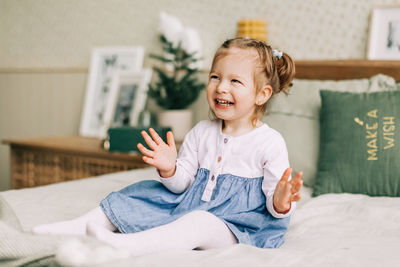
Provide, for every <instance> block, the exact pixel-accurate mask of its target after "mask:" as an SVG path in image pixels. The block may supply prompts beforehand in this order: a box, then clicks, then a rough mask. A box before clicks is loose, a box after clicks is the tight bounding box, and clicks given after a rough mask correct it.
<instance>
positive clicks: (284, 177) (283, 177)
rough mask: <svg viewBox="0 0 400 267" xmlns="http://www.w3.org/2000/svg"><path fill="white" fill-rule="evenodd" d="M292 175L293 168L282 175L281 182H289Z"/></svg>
mask: <svg viewBox="0 0 400 267" xmlns="http://www.w3.org/2000/svg"><path fill="white" fill-rule="evenodd" d="M291 174H292V168H287V169H286V170H285V171H284V172H283V175H282V178H281V181H284V182H287V181H288V180H289V177H290V175H291Z"/></svg>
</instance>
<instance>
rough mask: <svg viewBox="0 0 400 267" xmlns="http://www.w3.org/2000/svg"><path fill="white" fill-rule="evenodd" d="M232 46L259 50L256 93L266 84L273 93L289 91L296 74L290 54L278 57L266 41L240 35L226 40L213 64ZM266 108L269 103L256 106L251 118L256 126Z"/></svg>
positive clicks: (256, 69) (255, 80)
mask: <svg viewBox="0 0 400 267" xmlns="http://www.w3.org/2000/svg"><path fill="white" fill-rule="evenodd" d="M230 48H240V49H254V50H256V51H257V53H258V56H259V57H258V60H257V66H256V68H255V71H254V82H255V85H256V94H258V93H259V92H260V90H261V89H262V88H263V87H264V86H266V85H270V86H271V87H272V94H273V95H274V94H277V93H280V92H284V93H285V94H287V93H288V92H289V90H290V87H291V86H292V80H293V78H294V75H295V65H294V61H293V60H292V58H291V57H290V56H289V55H288V54H286V53H282V56H281V57H279V58H278V57H276V56H275V55H274V52H273V50H272V48H271V46H269V45H267V44H266V43H265V42H263V41H259V40H255V39H250V38H243V37H239V38H234V39H229V40H226V41H225V42H224V43H223V44H222V45H221V47H219V48H218V50H217V52H216V53H215V55H214V59H213V63H212V66H214V64H215V62H216V60H217V59H218V57H220V56H221V55H224V54H226V53H227V52H228V50H229V49H230ZM211 69H212V68H211ZM266 110H267V103H264V104H262V105H257V106H256V109H255V112H254V115H253V117H252V119H251V121H252V124H253V126H254V127H255V126H256V124H257V121H258V119H259V118H260V117H261V116H262V115H263V114H264V113H265V112H266Z"/></svg>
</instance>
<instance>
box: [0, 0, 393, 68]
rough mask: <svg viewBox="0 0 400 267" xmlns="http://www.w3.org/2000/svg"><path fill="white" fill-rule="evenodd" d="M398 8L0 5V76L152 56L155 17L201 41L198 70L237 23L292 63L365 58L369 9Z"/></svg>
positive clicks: (101, 0)
mask: <svg viewBox="0 0 400 267" xmlns="http://www.w3.org/2000/svg"><path fill="white" fill-rule="evenodd" d="M390 3H397V4H400V0H301V1H295V0H280V1H277V0H247V1H246V0H219V1H216V0H193V1H190V0H181V1H179V0H146V1H142V0H57V1H53V0H0V68H31V67H33V68H34V67H50V68H51V67H78V68H79V67H87V66H88V65H89V59H90V51H91V49H92V48H93V47H96V46H115V45H143V46H145V47H146V50H147V52H148V51H153V52H157V51H159V50H160V45H159V43H158V39H157V29H158V21H159V13H160V11H166V12H168V13H170V14H172V15H174V16H177V17H178V18H179V19H180V20H181V21H182V23H183V24H184V26H190V27H194V28H196V29H197V30H198V31H199V32H200V35H201V37H202V40H203V47H204V55H205V61H206V66H207V65H208V64H209V62H210V60H211V58H212V55H213V53H214V51H215V49H216V48H217V46H218V45H219V44H220V43H221V42H222V41H223V40H225V39H227V38H230V37H233V36H235V34H236V22H237V21H238V20H239V19H242V18H262V19H265V20H266V21H267V31H268V37H267V38H268V42H269V43H270V44H271V45H272V46H273V47H275V48H279V49H282V50H284V51H286V52H288V53H289V54H291V55H292V56H294V58H296V59H347V58H352V59H359V58H364V57H365V55H366V49H367V42H368V27H369V15H370V13H371V10H372V8H373V7H374V6H375V5H380V4H390Z"/></svg>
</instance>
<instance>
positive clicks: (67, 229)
mask: <svg viewBox="0 0 400 267" xmlns="http://www.w3.org/2000/svg"><path fill="white" fill-rule="evenodd" d="M89 221H93V222H96V224H98V225H100V226H101V227H103V228H105V229H108V230H110V231H115V230H116V228H115V226H114V225H113V224H112V223H111V222H110V220H109V219H108V217H107V216H106V215H105V213H104V212H103V210H102V209H101V208H100V207H96V208H95V209H92V210H91V211H89V212H88V213H86V214H84V215H82V216H80V217H78V218H75V219H72V220H68V221H61V222H55V223H49V224H41V225H37V226H35V227H33V228H32V233H34V234H50V235H86V225H87V223H88V222H89Z"/></svg>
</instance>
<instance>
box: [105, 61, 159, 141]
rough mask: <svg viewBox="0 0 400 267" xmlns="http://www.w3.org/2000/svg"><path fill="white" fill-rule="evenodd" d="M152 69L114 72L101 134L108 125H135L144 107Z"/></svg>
mask: <svg viewBox="0 0 400 267" xmlns="http://www.w3.org/2000/svg"><path fill="white" fill-rule="evenodd" d="M151 75H152V70H151V69H143V70H141V71H133V72H132V71H118V72H116V73H115V74H114V76H113V79H112V83H111V91H110V97H109V98H108V103H107V107H106V110H105V116H104V121H105V123H104V128H102V129H101V133H102V135H103V136H104V135H106V133H107V130H108V128H109V127H121V126H137V125H138V120H139V113H140V112H141V111H142V110H143V109H144V108H145V105H146V101H147V89H148V85H149V83H150V80H151Z"/></svg>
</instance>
